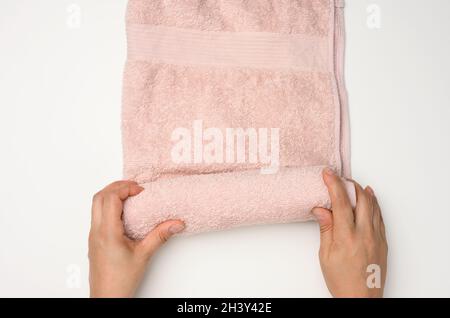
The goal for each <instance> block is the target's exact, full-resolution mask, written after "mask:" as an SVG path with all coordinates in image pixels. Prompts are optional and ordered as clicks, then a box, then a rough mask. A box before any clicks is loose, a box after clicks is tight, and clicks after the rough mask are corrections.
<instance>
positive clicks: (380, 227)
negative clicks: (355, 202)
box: [373, 195, 386, 240]
mask: <svg viewBox="0 0 450 318" xmlns="http://www.w3.org/2000/svg"><path fill="white" fill-rule="evenodd" d="M373 198H374V217H373V226H374V228H375V231H377V232H378V233H379V234H380V236H381V238H382V239H383V240H386V229H385V226H384V222H383V216H382V214H381V208H380V205H379V203H378V199H377V197H376V196H375V195H374V197H373Z"/></svg>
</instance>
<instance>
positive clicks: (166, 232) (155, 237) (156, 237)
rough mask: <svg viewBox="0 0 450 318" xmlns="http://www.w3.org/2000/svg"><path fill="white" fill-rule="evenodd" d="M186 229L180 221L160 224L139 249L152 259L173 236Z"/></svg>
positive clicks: (141, 243)
mask: <svg viewBox="0 0 450 318" xmlns="http://www.w3.org/2000/svg"><path fill="white" fill-rule="evenodd" d="M184 228H185V225H184V223H183V222H182V221H180V220H169V221H165V222H163V223H160V224H159V225H157V226H156V227H155V228H154V229H153V230H152V231H151V232H150V233H148V234H147V236H146V237H145V238H144V239H143V240H142V241H141V242H140V243H139V248H140V249H141V250H142V252H143V253H144V254H145V256H147V257H150V256H152V255H153V253H155V252H156V250H157V249H158V248H159V247H160V246H161V245H163V244H164V243H165V242H167V240H168V239H169V238H170V237H171V236H172V235H174V234H176V233H180V232H181V231H183V230H184Z"/></svg>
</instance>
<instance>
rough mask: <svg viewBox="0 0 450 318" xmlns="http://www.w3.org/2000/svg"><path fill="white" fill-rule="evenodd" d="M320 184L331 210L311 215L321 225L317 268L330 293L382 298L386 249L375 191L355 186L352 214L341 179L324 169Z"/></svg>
mask: <svg viewBox="0 0 450 318" xmlns="http://www.w3.org/2000/svg"><path fill="white" fill-rule="evenodd" d="M323 180H324V182H325V185H326V186H327V188H328V192H329V194H330V198H331V205H332V210H331V211H330V210H328V209H324V208H314V209H313V211H312V212H313V214H314V216H315V217H316V219H317V221H318V222H319V225H320V252H319V257H320V265H321V267H322V272H323V276H324V278H325V282H326V284H327V287H328V289H329V291H330V293H331V294H332V295H333V296H334V297H382V296H383V291H384V285H385V281H386V269H387V253H388V246H387V240H386V233H385V227H384V222H383V218H382V216H381V209H380V206H379V205H378V201H377V198H376V196H375V193H374V191H373V190H372V189H371V188H370V187H366V188H365V189H363V188H362V187H361V186H360V185H359V184H358V183H356V182H354V184H355V189H356V196H357V203H356V208H355V210H353V209H352V206H351V204H350V200H349V198H348V195H347V192H346V190H345V187H344V184H343V182H342V180H341V178H340V177H338V176H337V175H336V174H335V173H334V172H333V171H332V170H331V169H325V170H324V172H323ZM378 269H379V274H380V275H379V277H377V276H376V275H373V277H372V276H371V277H370V278H374V280H372V279H369V281H368V277H369V275H371V274H372V273H373V272H372V271H373V270H375V272H376V271H377V270H378ZM378 278H379V279H378ZM372 283H375V284H372Z"/></svg>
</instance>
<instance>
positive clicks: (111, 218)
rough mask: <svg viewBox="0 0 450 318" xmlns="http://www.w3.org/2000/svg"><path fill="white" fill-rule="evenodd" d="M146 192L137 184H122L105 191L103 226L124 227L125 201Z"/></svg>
mask: <svg viewBox="0 0 450 318" xmlns="http://www.w3.org/2000/svg"><path fill="white" fill-rule="evenodd" d="M143 190H144V188H143V187H141V186H139V185H137V184H136V183H121V184H120V185H117V186H115V187H111V188H109V190H105V194H104V198H103V209H102V224H103V223H104V224H105V225H106V226H110V225H111V224H115V225H120V226H122V222H121V217H122V212H123V201H124V200H126V199H127V198H128V197H130V196H135V195H137V194H139V193H141V192H142V191H143Z"/></svg>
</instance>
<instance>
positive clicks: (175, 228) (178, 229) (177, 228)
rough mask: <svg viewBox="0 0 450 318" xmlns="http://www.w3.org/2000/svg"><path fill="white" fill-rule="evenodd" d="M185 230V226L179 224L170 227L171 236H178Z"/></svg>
mask: <svg viewBox="0 0 450 318" xmlns="http://www.w3.org/2000/svg"><path fill="white" fill-rule="evenodd" d="M184 228H185V226H184V224H180V223H177V224H174V225H171V226H170V227H169V232H170V234H177V233H180V232H181V231H183V230H184Z"/></svg>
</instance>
